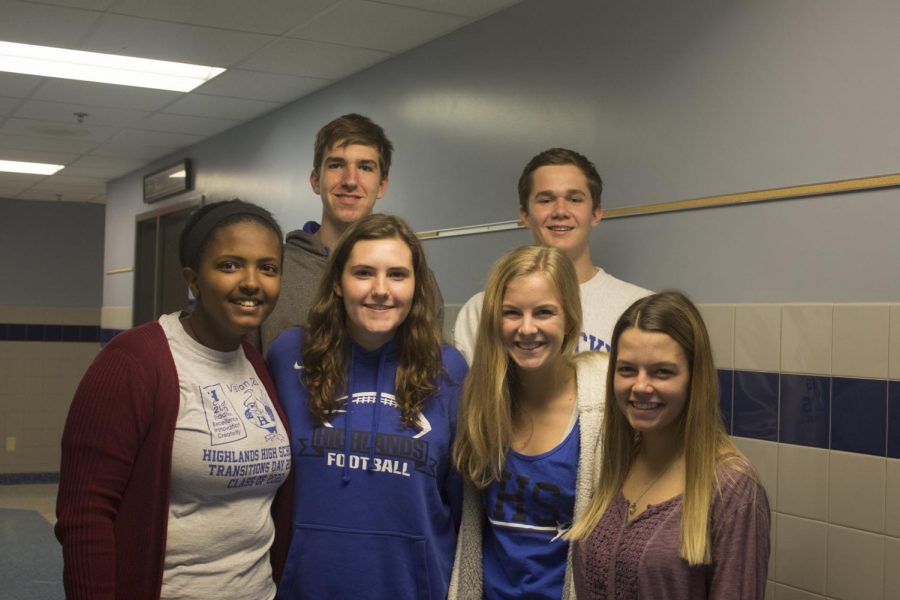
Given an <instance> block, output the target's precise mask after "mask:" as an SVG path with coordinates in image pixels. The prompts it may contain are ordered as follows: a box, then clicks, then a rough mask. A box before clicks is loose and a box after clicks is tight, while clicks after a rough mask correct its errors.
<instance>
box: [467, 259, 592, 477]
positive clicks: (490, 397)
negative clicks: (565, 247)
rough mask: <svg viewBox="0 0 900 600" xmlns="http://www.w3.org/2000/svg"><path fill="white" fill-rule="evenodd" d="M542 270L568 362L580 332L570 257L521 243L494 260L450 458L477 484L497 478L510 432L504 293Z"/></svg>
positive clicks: (511, 371) (512, 376) (511, 375)
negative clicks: (558, 312) (556, 305)
mask: <svg viewBox="0 0 900 600" xmlns="http://www.w3.org/2000/svg"><path fill="white" fill-rule="evenodd" d="M532 273H542V274H543V275H544V276H545V277H546V278H547V281H548V282H549V283H550V285H551V286H552V287H553V289H554V290H555V291H556V294H557V296H558V298H559V301H560V305H561V306H562V309H563V314H564V317H565V324H566V325H565V327H566V333H565V336H564V337H563V343H562V348H561V350H560V352H561V354H562V356H563V359H564V360H565V361H566V362H567V363H570V364H571V363H572V362H573V360H574V355H575V345H576V344H577V343H578V335H579V333H580V332H581V295H580V289H579V287H578V277H577V276H576V274H575V267H574V265H573V264H572V261H571V260H569V257H567V256H566V255H565V254H563V253H562V252H561V251H560V250H557V249H556V248H551V247H549V246H522V247H520V248H516V249H515V250H511V251H510V252H508V253H506V254H505V255H504V256H503V257H501V258H500V259H499V260H498V261H497V262H496V263H494V266H493V268H492V269H491V273H490V275H488V282H487V286H486V287H485V289H484V304H483V308H482V311H481V321H480V322H479V324H478V338H477V339H476V342H475V356H474V358H473V359H472V368H471V369H470V370H469V375H468V377H466V382H465V385H464V386H463V394H462V401H461V404H460V409H459V417H458V419H457V433H456V443H455V444H454V446H453V461H454V464H455V465H456V468H457V470H459V472H460V473H461V474H462V475H463V477H465V478H466V479H467V480H468V481H470V482H471V483H472V484H473V485H475V486H476V487H478V488H485V487H487V486H489V485H490V484H491V482H492V481H497V480H499V479H500V474H501V472H502V470H503V463H504V462H505V461H506V454H507V452H508V451H509V446H510V440H511V439H512V434H513V425H512V420H513V411H514V410H515V402H516V399H515V397H514V396H513V393H512V392H513V389H514V387H515V385H514V384H515V380H516V369H517V368H516V365H515V363H514V362H512V360H511V359H510V358H509V351H508V350H507V348H506V345H505V344H504V342H503V298H504V296H505V295H506V288H507V287H508V286H509V284H510V283H511V282H512V281H513V280H515V279H518V278H520V277H526V276H528V275H531V274H532Z"/></svg>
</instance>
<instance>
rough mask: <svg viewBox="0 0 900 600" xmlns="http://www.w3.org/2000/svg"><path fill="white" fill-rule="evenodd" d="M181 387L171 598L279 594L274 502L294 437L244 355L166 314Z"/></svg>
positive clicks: (167, 592) (169, 549) (167, 573)
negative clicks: (216, 345)
mask: <svg viewBox="0 0 900 600" xmlns="http://www.w3.org/2000/svg"><path fill="white" fill-rule="evenodd" d="M159 321H160V325H162V328H163V330H164V331H165V333H166V338H167V339H168V341H169V347H170V348H171V351H172V356H173V357H174V359H175V367H176V369H177V371H178V383H179V387H180V390H181V404H180V407H179V409H178V420H177V422H176V425H175V440H174V443H173V447H172V484H171V496H170V501H169V523H168V532H167V538H166V559H165V567H164V571H163V584H162V593H161V598H164V599H175V598H185V599H187V598H191V599H205V598H209V599H212V598H215V599H217V600H218V599H220V598H260V599H271V598H274V597H275V585H274V583H273V581H272V570H271V566H270V565H269V547H270V546H271V545H272V540H273V538H274V535H275V528H274V525H273V522H272V517H271V514H270V511H269V509H270V506H271V503H272V498H273V497H274V495H275V492H276V491H277V489H278V486H279V485H280V484H281V483H282V482H283V481H284V479H285V478H286V477H287V474H288V472H289V471H290V468H291V458H290V456H291V449H290V441H289V440H288V437H287V435H286V434H285V430H284V427H283V425H282V423H281V420H280V419H279V418H278V414H277V413H276V412H275V408H274V406H273V405H272V401H271V399H270V398H269V396H268V394H267V393H266V389H265V387H264V386H263V384H262V382H261V381H260V380H259V378H258V377H257V375H256V371H255V370H254V369H253V366H252V365H251V364H250V361H248V360H247V357H246V356H245V355H244V351H243V350H242V349H240V348H239V349H237V350H235V351H233V352H218V351H216V350H212V349H210V348H207V347H205V346H203V345H201V344H199V343H197V342H196V341H195V340H194V339H193V338H191V337H190V336H189V335H187V333H186V332H185V331H184V328H183V327H182V325H181V323H180V322H179V315H178V314H171V315H164V316H162V317H160V320H159Z"/></svg>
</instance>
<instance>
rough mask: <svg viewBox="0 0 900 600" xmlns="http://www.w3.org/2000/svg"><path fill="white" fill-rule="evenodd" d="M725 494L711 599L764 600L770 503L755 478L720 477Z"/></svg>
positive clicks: (718, 513) (717, 516)
mask: <svg viewBox="0 0 900 600" xmlns="http://www.w3.org/2000/svg"><path fill="white" fill-rule="evenodd" d="M720 479H721V489H722V494H721V496H718V492H715V493H716V494H717V497H716V500H718V501H719V502H717V504H718V506H717V507H716V508H717V509H718V510H714V513H713V519H712V521H713V522H712V527H713V531H712V544H713V547H712V559H713V569H712V579H711V581H710V584H709V598H710V600H725V599H728V600H733V599H734V600H762V598H763V597H764V596H765V592H766V573H767V571H768V564H769V518H770V517H769V504H768V502H767V500H766V492H765V490H763V488H762V487H761V486H760V485H759V484H758V483H756V481H754V480H753V479H752V478H751V477H748V476H747V475H744V474H743V473H738V472H736V471H726V472H725V473H724V474H721V475H720Z"/></svg>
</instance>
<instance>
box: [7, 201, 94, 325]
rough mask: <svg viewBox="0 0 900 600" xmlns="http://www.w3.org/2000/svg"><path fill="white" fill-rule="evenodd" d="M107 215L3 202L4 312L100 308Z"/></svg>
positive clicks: (68, 206)
mask: <svg viewBox="0 0 900 600" xmlns="http://www.w3.org/2000/svg"><path fill="white" fill-rule="evenodd" d="M103 213H104V209H103V206H102V205H99V204H81V203H73V202H37V201H32V200H8V199H2V200H0V256H2V257H3V283H2V284H0V306H37V307H85V308H99V307H100V302H101V293H100V290H101V284H102V280H103V223H104V214H103ZM2 321H3V317H2V315H0V322H2Z"/></svg>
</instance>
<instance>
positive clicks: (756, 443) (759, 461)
mask: <svg viewBox="0 0 900 600" xmlns="http://www.w3.org/2000/svg"><path fill="white" fill-rule="evenodd" d="M732 441H733V442H734V445H735V446H737V447H738V449H739V450H740V451H741V452H743V453H744V455H746V457H747V459H748V460H749V461H750V462H751V463H753V466H754V467H755V468H756V472H757V473H758V474H759V479H760V481H761V482H762V485H763V487H764V488H766V494H768V496H769V508H771V509H772V510H773V511H774V510H775V508H776V506H777V504H778V502H777V500H778V444H777V443H775V442H766V441H764V440H754V439H752V438H745V437H733V438H732Z"/></svg>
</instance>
